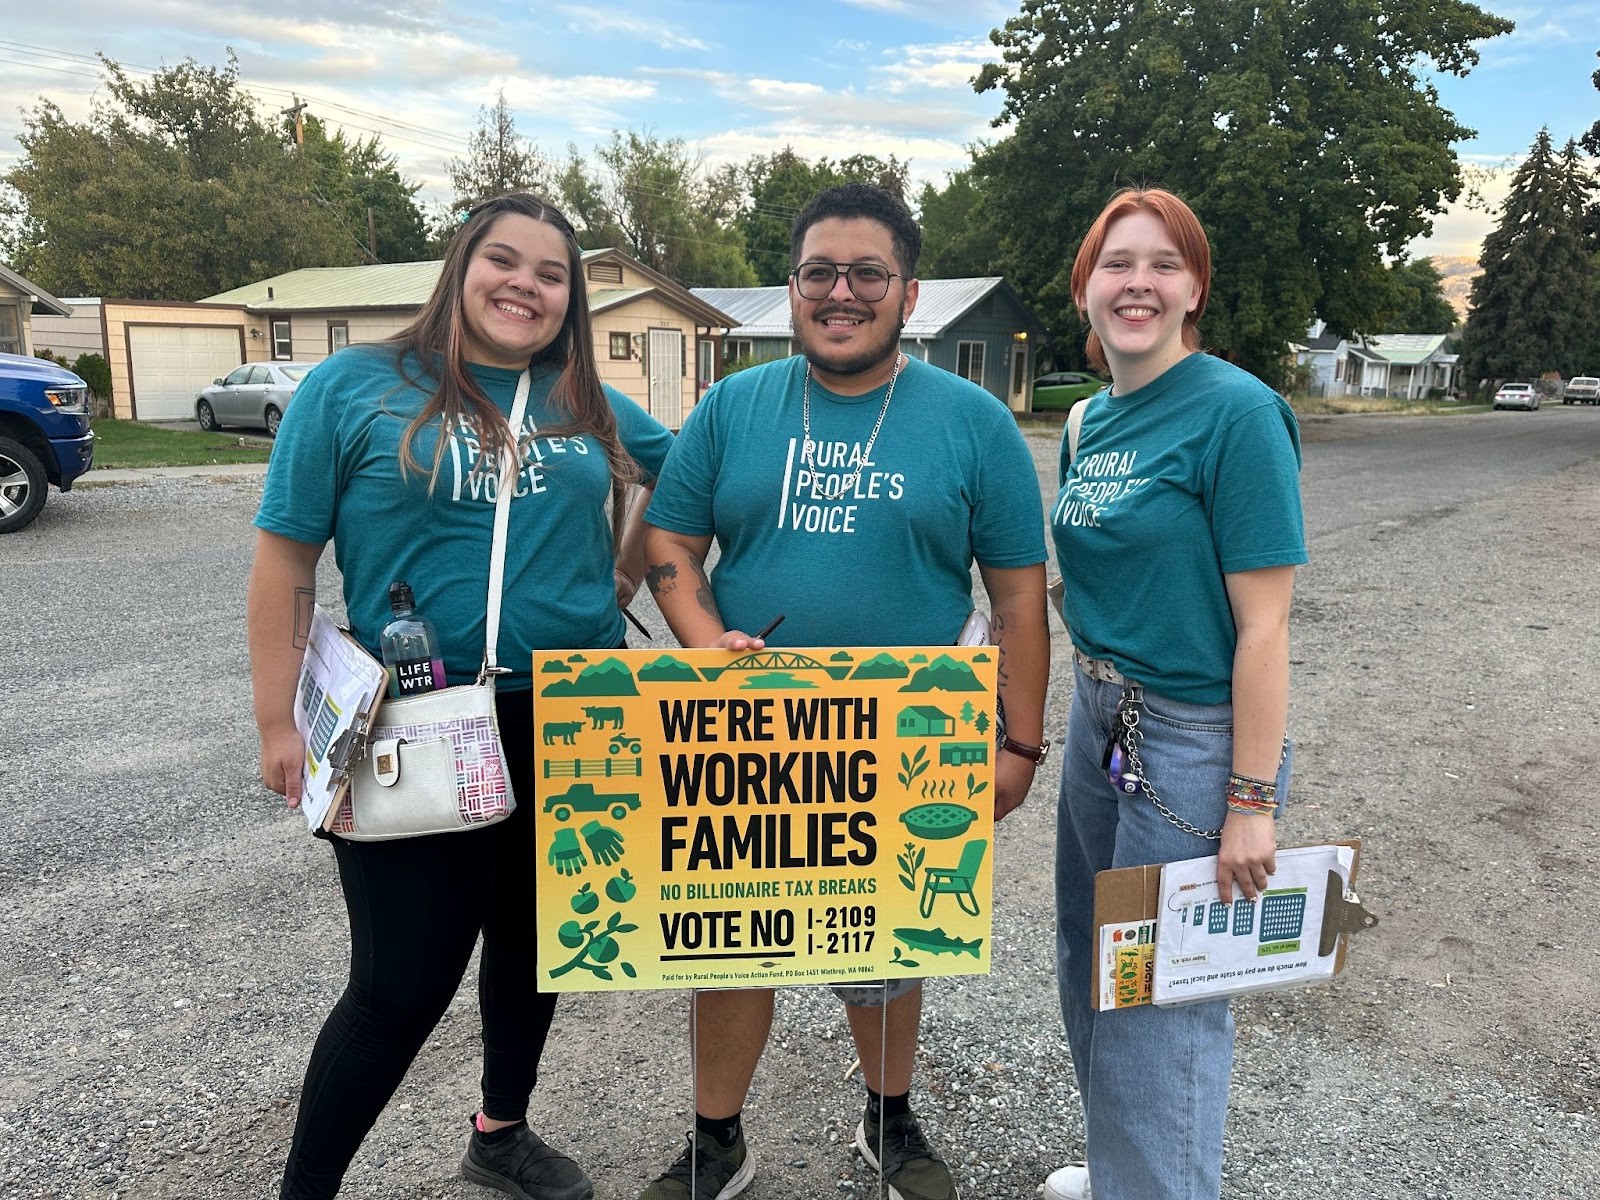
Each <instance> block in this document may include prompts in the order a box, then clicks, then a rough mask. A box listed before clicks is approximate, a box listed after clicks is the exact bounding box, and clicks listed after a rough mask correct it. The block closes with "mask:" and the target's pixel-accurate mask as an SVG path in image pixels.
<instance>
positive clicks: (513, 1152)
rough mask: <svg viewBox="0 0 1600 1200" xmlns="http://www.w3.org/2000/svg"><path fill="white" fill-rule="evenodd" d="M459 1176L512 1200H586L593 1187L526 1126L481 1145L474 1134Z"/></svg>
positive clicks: (468, 1145)
mask: <svg viewBox="0 0 1600 1200" xmlns="http://www.w3.org/2000/svg"><path fill="white" fill-rule="evenodd" d="M461 1176H462V1178H463V1179H468V1180H471V1181H472V1182H473V1183H476V1184H478V1185H479V1186H480V1187H486V1188H494V1189H495V1190H496V1191H499V1192H504V1193H505V1194H506V1195H508V1196H515V1197H516V1200H590V1198H591V1197H592V1196H593V1195H594V1185H593V1184H591V1183H590V1182H589V1177H588V1176H587V1175H585V1174H584V1173H583V1168H582V1167H580V1166H578V1164H577V1163H575V1162H573V1161H572V1160H571V1159H570V1158H568V1157H567V1156H566V1155H565V1154H562V1153H561V1152H560V1151H559V1150H552V1149H551V1148H550V1147H549V1146H547V1145H545V1143H544V1140H543V1139H542V1138H540V1137H539V1135H538V1134H536V1133H535V1132H534V1131H533V1130H531V1129H529V1128H528V1127H527V1126H526V1125H518V1126H516V1127H515V1129H514V1131H513V1132H512V1134H511V1135H510V1136H509V1137H506V1138H502V1139H501V1140H500V1141H498V1142H485V1141H484V1140H483V1138H482V1136H481V1135H479V1134H477V1133H474V1134H473V1135H472V1137H471V1139H470V1140H469V1141H468V1142H467V1154H466V1157H465V1158H463V1159H462V1160H461Z"/></svg>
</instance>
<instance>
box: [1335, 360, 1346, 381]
mask: <svg viewBox="0 0 1600 1200" xmlns="http://www.w3.org/2000/svg"><path fill="white" fill-rule="evenodd" d="M1343 378H1344V359H1342V358H1336V359H1334V360H1333V381H1334V382H1335V383H1338V382H1339V381H1340V380H1341V379H1343Z"/></svg>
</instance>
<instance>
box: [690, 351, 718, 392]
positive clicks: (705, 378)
mask: <svg viewBox="0 0 1600 1200" xmlns="http://www.w3.org/2000/svg"><path fill="white" fill-rule="evenodd" d="M713 349H714V347H713V346H712V344H711V342H710V340H709V339H707V338H701V339H700V340H699V341H697V342H695V344H694V357H695V376H696V379H695V387H696V390H697V391H701V392H703V391H705V390H706V389H707V388H708V387H710V386H711V384H712V382H713V370H712V369H713V367H714V366H715V365H716V355H715V354H713V353H712V350H713Z"/></svg>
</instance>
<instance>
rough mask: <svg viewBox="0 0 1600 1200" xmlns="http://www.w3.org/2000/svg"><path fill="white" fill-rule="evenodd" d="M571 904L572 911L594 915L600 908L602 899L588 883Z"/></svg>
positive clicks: (578, 891)
mask: <svg viewBox="0 0 1600 1200" xmlns="http://www.w3.org/2000/svg"><path fill="white" fill-rule="evenodd" d="M569 903H570V904H571V905H572V911H573V912H575V913H579V914H585V913H592V912H593V911H594V910H595V909H597V908H599V907H600V897H599V896H596V895H595V894H594V891H593V889H592V888H590V887H589V885H588V884H587V883H586V884H584V885H583V886H582V887H581V888H579V889H578V890H577V893H576V894H575V895H574V896H573V897H572V899H571V901H569Z"/></svg>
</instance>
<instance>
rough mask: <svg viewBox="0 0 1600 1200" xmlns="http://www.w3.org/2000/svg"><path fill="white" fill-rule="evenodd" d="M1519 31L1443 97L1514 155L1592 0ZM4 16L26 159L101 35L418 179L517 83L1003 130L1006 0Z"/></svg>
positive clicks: (594, 94) (198, 9)
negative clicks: (28, 119) (39, 121)
mask: <svg viewBox="0 0 1600 1200" xmlns="http://www.w3.org/2000/svg"><path fill="white" fill-rule="evenodd" d="M1484 6H1485V7H1487V8H1489V9H1490V11H1493V12H1496V13H1498V14H1499V15H1501V16H1504V17H1507V18H1509V19H1512V20H1514V21H1516V23H1517V32H1516V33H1514V34H1512V35H1511V36H1509V37H1504V38H1500V39H1497V40H1495V41H1493V42H1490V43H1488V44H1486V45H1484V46H1483V47H1482V55H1483V58H1482V62H1481V63H1480V65H1479V66H1478V68H1477V69H1476V70H1475V71H1473V72H1472V74H1470V75H1469V76H1467V78H1465V79H1455V78H1453V77H1449V76H1446V77H1443V78H1442V79H1440V80H1439V82H1438V87H1439V92H1440V95H1441V99H1442V101H1443V103H1444V104H1445V106H1446V107H1447V108H1449V109H1451V110H1452V111H1453V112H1455V114H1456V115H1457V117H1458V118H1459V119H1460V120H1461V121H1462V122H1463V123H1464V124H1466V125H1468V126H1471V127H1473V128H1475V129H1476V130H1477V131H1478V136H1477V137H1476V138H1475V139H1473V140H1472V141H1470V142H1467V143H1464V144H1463V145H1461V146H1460V147H1458V150H1459V151H1460V153H1461V155H1462V157H1463V159H1464V161H1466V162H1468V163H1470V164H1474V165H1477V166H1479V167H1482V168H1486V169H1489V170H1491V171H1493V170H1495V169H1502V170H1500V171H1499V173H1498V174H1490V175H1489V176H1487V177H1486V181H1485V186H1484V188H1483V191H1484V194H1485V196H1486V197H1487V198H1488V199H1489V200H1490V201H1491V202H1492V201H1494V200H1496V199H1498V198H1499V197H1501V196H1503V194H1504V179H1505V172H1504V170H1503V168H1504V167H1505V166H1506V165H1507V164H1508V163H1510V164H1513V165H1514V163H1515V162H1516V161H1517V160H1519V159H1520V158H1521V157H1522V156H1523V155H1524V154H1525V153H1526V152H1527V149H1528V146H1529V144H1530V143H1531V142H1532V140H1533V138H1534V135H1535V134H1536V133H1537V132H1538V129H1539V127H1540V126H1541V125H1548V126H1549V127H1550V131H1551V134H1552V136H1553V137H1554V138H1555V139H1556V141H1557V143H1558V144H1559V143H1561V142H1564V141H1565V140H1566V139H1567V138H1568V137H1576V136H1580V135H1581V134H1582V133H1583V132H1584V131H1585V130H1586V129H1588V127H1589V125H1590V124H1591V123H1592V122H1593V121H1594V120H1595V119H1596V118H1600V91H1596V90H1595V88H1594V87H1593V85H1592V84H1591V82H1590V75H1591V73H1592V72H1593V71H1594V70H1595V68H1596V67H1597V66H1600V59H1597V58H1596V56H1595V55H1596V51H1597V50H1600V0H1576V2H1569V3H1555V4H1537V3H1533V4H1530V3H1517V4H1507V3H1504V2H1500V3H1496V2H1494V0H1484ZM8 7H10V8H11V11H10V12H9V13H8V15H7V19H6V20H5V21H4V22H3V23H0V172H3V171H4V170H6V169H7V168H8V167H10V166H11V165H13V164H14V163H15V162H16V161H17V156H18V154H19V153H20V147H19V145H18V143H17V134H18V133H19V132H20V131H21V129H22V127H23V113H24V112H25V111H28V110H31V109H33V108H34V106H35V105H37V104H38V103H39V101H40V99H41V98H48V99H49V100H51V101H52V102H54V103H55V104H57V105H58V106H59V107H60V108H61V109H62V110H63V111H64V112H65V113H66V115H67V116H68V117H69V118H82V117H84V116H86V115H87V114H88V112H89V107H90V105H91V103H92V102H93V100H94V97H95V95H96V92H97V89H98V88H99V79H100V73H99V70H98V64H97V63H96V62H95V60H94V57H93V55H94V54H95V52H96V51H99V52H101V53H104V54H106V55H108V56H109V57H111V58H112V59H115V60H116V61H118V62H120V63H122V64H123V65H124V66H125V67H127V68H129V69H130V71H131V72H133V73H135V74H138V73H139V72H141V71H148V70H152V69H155V68H158V67H160V66H162V65H164V64H167V65H170V64H172V63H175V62H178V61H180V60H182V59H183V58H185V57H193V58H195V59H196V60H198V61H200V62H202V63H207V64H221V63H222V62H224V61H225V56H226V53H227V50H226V48H227V47H232V48H233V50H234V52H235V53H236V54H237V55H238V58H239V70H240V77H241V80H242V82H243V83H244V85H245V86H246V88H247V89H248V90H249V91H251V92H252V93H253V94H254V95H256V96H257V97H258V98H259V99H260V100H261V101H262V102H263V103H264V104H266V105H271V106H275V107H285V106H287V105H289V104H291V103H292V97H293V96H299V97H300V98H301V99H304V100H306V101H307V102H308V103H309V108H310V111H312V112H313V113H315V114H317V115H318V116H319V117H321V118H323V119H324V120H326V121H328V122H329V123H331V124H334V125H342V126H344V127H345V128H346V129H348V130H349V131H350V132H351V133H354V134H358V135H366V134H368V133H378V134H381V136H382V138H383V140H384V143H385V144H386V145H387V146H388V147H389V148H390V149H391V150H392V151H393V152H394V153H395V154H396V156H397V157H398V158H399V160H400V165H401V169H402V172H403V173H404V174H405V175H406V176H407V177H408V178H410V179H411V180H412V181H414V182H419V183H421V184H422V185H423V191H422V193H421V198H423V199H425V200H435V199H446V198H448V185H447V182H446V175H445V164H446V162H447V161H448V160H449V159H450V158H451V157H453V156H458V155H461V154H462V153H464V151H465V149H466V138H467V134H468V133H469V132H470V130H471V129H472V126H473V122H474V119H475V115H476V113H477V111H478V109H479V108H480V107H481V106H483V105H485V104H491V103H493V101H494V97H495V95H496V93H497V92H499V91H500V90H502V89H503V90H504V92H505V96H506V99H507V101H508V103H509V104H510V105H511V107H512V110H513V112H514V113H515V115H516V119H517V125H518V129H519V130H520V131H521V132H522V133H524V134H526V135H527V136H529V137H531V138H532V139H533V140H534V141H535V142H536V143H537V144H538V145H539V147H540V149H542V150H544V151H545V152H547V153H550V154H553V155H563V154H564V153H565V149H566V147H567V145H568V143H573V144H576V145H577V147H578V148H579V150H580V151H581V152H583V153H585V154H587V153H588V152H589V151H590V150H591V149H592V148H593V147H594V145H595V144H596V143H599V142H603V141H605V140H606V139H607V138H608V137H609V135H610V133H611V131H612V130H614V129H638V130H650V131H652V132H654V133H656V134H657V135H660V136H662V137H679V138H682V139H683V140H684V141H685V142H686V143H688V144H689V145H690V147H691V148H692V149H694V150H695V151H697V152H698V153H699V154H700V155H701V156H702V157H703V158H704V159H705V161H707V162H708V163H712V164H715V163H720V162H724V161H728V160H743V159H745V158H747V157H749V156H750V155H752V154H758V153H770V152H772V151H774V150H777V149H780V148H782V147H783V146H784V145H790V146H793V147H794V149H795V150H796V151H797V152H799V153H800V154H802V155H804V156H806V157H808V158H816V157H819V156H822V155H828V156H830V157H834V158H839V157H844V156H847V155H850V154H855V153H870V154H877V155H880V156H887V155H889V154H893V155H896V156H897V157H899V158H901V159H908V160H910V162H911V167H912V175H913V178H914V180H915V181H916V182H917V183H918V184H920V183H921V182H922V181H924V180H928V181H932V182H935V183H940V182H942V181H943V179H944V177H945V175H946V173H947V172H949V171H953V170H956V169H959V168H960V167H961V166H963V165H964V164H965V162H966V160H967V147H969V146H970V145H972V144H973V143H974V142H977V141H980V140H983V139H986V138H993V137H995V136H996V131H995V130H994V129H993V128H992V127H991V125H990V122H991V120H992V119H993V117H994V116H995V114H996V113H997V112H998V110H999V100H998V97H997V96H996V95H995V94H994V93H992V92H990V93H985V94H983V95H979V94H977V93H975V92H974V91H973V90H972V86H971V82H970V81H971V78H972V76H973V75H974V74H976V72H977V71H978V69H979V67H981V66H982V64H983V63H985V62H987V61H990V60H991V59H993V58H994V57H996V55H995V52H994V48H993V46H992V45H991V44H990V42H989V40H988V34H989V31H990V29H992V28H994V27H995V26H997V25H1000V24H1002V23H1003V22H1004V21H1005V19H1006V17H1007V16H1009V15H1012V14H1013V13H1014V12H1015V11H1016V8H1017V6H1016V5H1015V4H1014V3H1000V2H998V0H810V2H808V3H806V4H803V5H802V4H793V3H788V2H787V0H759V2H758V0H748V2H743V0H613V2H612V3H608V4H600V3H595V2H593V0H582V2H579V0H540V2H539V3H537V4H520V5H519V4H506V3H503V2H502V3H493V4H491V3H487V2H486V0H406V2H405V3H396V2H395V0H345V2H344V3H342V4H340V5H337V6H330V5H328V4H326V3H325V2H324V0H276V3H274V4H272V5H270V6H267V7H264V8H252V7H248V6H246V7H243V8H239V9H235V8H233V7H232V6H223V5H218V4H216V3H214V0H73V3H71V4H65V3H58V4H30V5H27V6H26V7H23V6H21V5H16V6H8ZM1492 223H1493V218H1492V216H1489V215H1486V214H1485V213H1483V212H1481V211H1473V210H1470V209H1468V208H1466V207H1465V206H1463V205H1458V206H1457V207H1456V209H1454V210H1452V211H1451V212H1450V213H1447V214H1446V215H1445V216H1444V217H1442V218H1441V219H1439V220H1438V221H1437V222H1436V228H1435V232H1434V236H1433V237H1431V238H1429V239H1424V240H1423V241H1422V242H1419V243H1418V244H1417V245H1416V246H1415V247H1414V251H1415V253H1418V254H1467V255H1471V254H1475V253H1476V251H1477V246H1478V243H1479V241H1480V240H1481V239H1482V237H1483V235H1484V233H1485V232H1487V230H1488V229H1489V228H1490V227H1491V226H1492Z"/></svg>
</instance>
